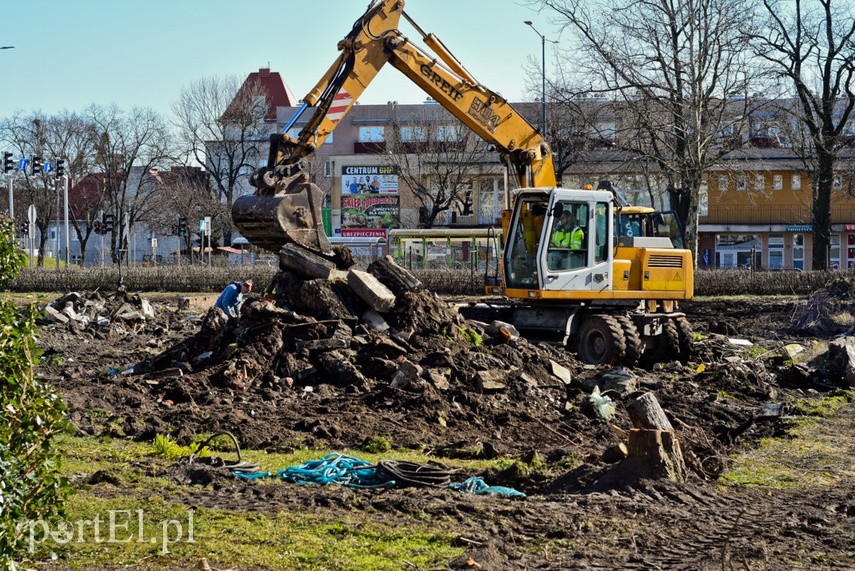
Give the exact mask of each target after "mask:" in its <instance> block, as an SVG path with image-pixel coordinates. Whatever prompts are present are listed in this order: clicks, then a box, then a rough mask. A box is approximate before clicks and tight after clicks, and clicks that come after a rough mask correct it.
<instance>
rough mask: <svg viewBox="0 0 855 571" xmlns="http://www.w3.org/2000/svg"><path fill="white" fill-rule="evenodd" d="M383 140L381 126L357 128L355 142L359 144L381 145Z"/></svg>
mask: <svg viewBox="0 0 855 571" xmlns="http://www.w3.org/2000/svg"><path fill="white" fill-rule="evenodd" d="M385 140H386V139H385V137H384V131H383V126H382V125H371V126H366V127H360V128H359V134H358V138H357V141H358V142H360V143H382V142H383V141H385Z"/></svg>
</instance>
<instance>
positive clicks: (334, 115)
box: [327, 89, 353, 123]
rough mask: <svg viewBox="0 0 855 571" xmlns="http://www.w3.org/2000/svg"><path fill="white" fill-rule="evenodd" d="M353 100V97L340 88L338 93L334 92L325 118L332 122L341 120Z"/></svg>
mask: <svg viewBox="0 0 855 571" xmlns="http://www.w3.org/2000/svg"><path fill="white" fill-rule="evenodd" d="M352 102H353V97H351V96H350V94H349V93H348V92H347V91H345V90H344V89H342V90H341V91H339V92H338V93H336V95H335V97H334V98H333V102H332V105H330V110H329V112H328V113H327V119H329V120H330V121H332V122H333V123H338V122H339V121H341V118H342V117H344V114H345V113H347V110H348V108H349V107H350V104H351V103H352Z"/></svg>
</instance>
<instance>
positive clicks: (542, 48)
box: [523, 20, 558, 137]
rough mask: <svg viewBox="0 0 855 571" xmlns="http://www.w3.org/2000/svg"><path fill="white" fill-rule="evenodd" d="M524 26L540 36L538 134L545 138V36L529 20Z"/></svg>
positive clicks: (554, 42)
mask: <svg viewBox="0 0 855 571" xmlns="http://www.w3.org/2000/svg"><path fill="white" fill-rule="evenodd" d="M523 23H524V24H525V25H526V26H529V27H531V29H532V30H534V33H535V34H537V35H538V36H540V62H541V63H540V65H541V67H540V69H541V74H540V79H541V86H540V134H541V135H542V136H544V137H545V136H546V36H544V35H543V34H541V33H540V32H538V31H537V28H535V27H534V24H533V23H532V21H531V20H526V21H525V22H523ZM549 41H550V42H552V43H553V44H556V43H558V42H556V41H554V40H549Z"/></svg>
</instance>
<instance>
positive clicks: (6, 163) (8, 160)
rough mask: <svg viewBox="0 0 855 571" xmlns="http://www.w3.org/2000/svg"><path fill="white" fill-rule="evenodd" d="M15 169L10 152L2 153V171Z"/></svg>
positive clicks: (6, 171) (7, 171)
mask: <svg viewBox="0 0 855 571" xmlns="http://www.w3.org/2000/svg"><path fill="white" fill-rule="evenodd" d="M13 170H15V161H13V160H12V153H3V172H4V173H6V174H8V173H10V172H12V171H13Z"/></svg>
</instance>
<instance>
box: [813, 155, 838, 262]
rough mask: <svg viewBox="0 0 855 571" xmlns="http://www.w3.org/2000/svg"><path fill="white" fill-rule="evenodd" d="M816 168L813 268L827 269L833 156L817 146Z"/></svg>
mask: <svg viewBox="0 0 855 571" xmlns="http://www.w3.org/2000/svg"><path fill="white" fill-rule="evenodd" d="M816 153H817V169H816V173H815V175H814V177H815V178H814V180H813V183H812V185H811V186H812V187H813V205H812V212H811V214H812V215H813V248H812V250H811V252H812V254H813V265H812V269H814V270H827V269H828V261H829V257H830V256H829V254H830V246H831V191H832V187H833V185H834V157H833V156H832V155H831V154H830V153H828V152H827V151H825V150H823V149H822V148H820V147H819V146H817V150H816Z"/></svg>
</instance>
